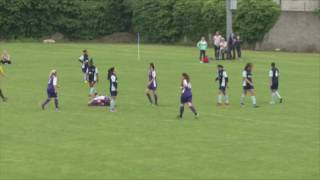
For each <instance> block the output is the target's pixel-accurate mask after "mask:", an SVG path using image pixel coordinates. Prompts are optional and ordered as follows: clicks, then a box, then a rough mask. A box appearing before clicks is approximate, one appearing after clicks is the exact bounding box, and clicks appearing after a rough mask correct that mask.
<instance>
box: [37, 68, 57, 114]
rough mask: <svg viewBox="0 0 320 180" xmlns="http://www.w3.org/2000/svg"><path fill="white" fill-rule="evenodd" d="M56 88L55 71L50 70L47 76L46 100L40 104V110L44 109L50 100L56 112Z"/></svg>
mask: <svg viewBox="0 0 320 180" xmlns="http://www.w3.org/2000/svg"><path fill="white" fill-rule="evenodd" d="M57 88H58V76H57V71H56V70H52V71H51V72H50V75H49V82H48V88H47V94H48V98H47V99H46V100H45V101H44V102H43V103H42V105H41V108H42V110H44V109H45V107H46V105H47V104H48V103H49V102H50V101H51V99H54V105H55V110H56V111H58V109H59V106H58V92H57Z"/></svg>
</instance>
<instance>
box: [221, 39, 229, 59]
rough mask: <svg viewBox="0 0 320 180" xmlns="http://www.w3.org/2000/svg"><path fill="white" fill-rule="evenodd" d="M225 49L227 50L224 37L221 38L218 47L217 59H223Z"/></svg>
mask: <svg viewBox="0 0 320 180" xmlns="http://www.w3.org/2000/svg"><path fill="white" fill-rule="evenodd" d="M227 51H228V43H227V42H226V41H225V39H224V38H221V42H220V48H219V59H221V60H224V59H225V55H226V53H227Z"/></svg>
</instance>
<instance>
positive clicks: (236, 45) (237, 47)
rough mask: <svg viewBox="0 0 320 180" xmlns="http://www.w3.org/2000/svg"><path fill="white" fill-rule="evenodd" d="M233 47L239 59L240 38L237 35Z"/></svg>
mask: <svg viewBox="0 0 320 180" xmlns="http://www.w3.org/2000/svg"><path fill="white" fill-rule="evenodd" d="M235 48H236V50H237V55H238V58H239V59H240V58H241V39H240V36H237V38H236V43H235Z"/></svg>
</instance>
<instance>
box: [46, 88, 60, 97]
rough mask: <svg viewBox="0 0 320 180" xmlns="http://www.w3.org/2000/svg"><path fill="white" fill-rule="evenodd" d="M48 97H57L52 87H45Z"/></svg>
mask: <svg viewBox="0 0 320 180" xmlns="http://www.w3.org/2000/svg"><path fill="white" fill-rule="evenodd" d="M47 94H48V98H57V97H58V94H57V93H56V92H54V90H52V89H47Z"/></svg>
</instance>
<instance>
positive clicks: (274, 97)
mask: <svg viewBox="0 0 320 180" xmlns="http://www.w3.org/2000/svg"><path fill="white" fill-rule="evenodd" d="M275 100H276V93H274V92H273V93H272V95H271V102H272V103H274V102H275Z"/></svg>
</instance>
